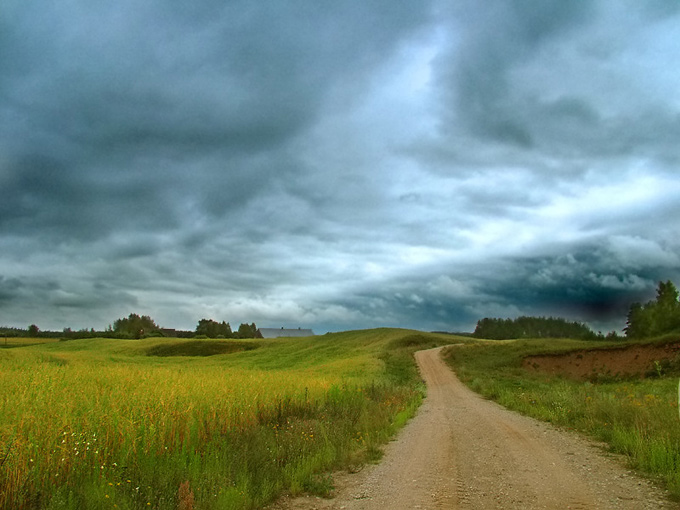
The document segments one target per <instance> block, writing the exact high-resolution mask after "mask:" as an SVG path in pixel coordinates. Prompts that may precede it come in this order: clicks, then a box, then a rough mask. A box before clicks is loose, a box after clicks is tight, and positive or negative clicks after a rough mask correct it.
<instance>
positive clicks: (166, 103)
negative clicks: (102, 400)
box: [0, 0, 680, 330]
mask: <svg viewBox="0 0 680 510" xmlns="http://www.w3.org/2000/svg"><path fill="white" fill-rule="evenodd" d="M43 4H44V3H41V2H37V1H31V0H29V1H25V2H16V1H14V0H11V1H10V2H9V4H8V6H7V7H6V8H4V9H3V10H2V13H0V116H1V117H2V118H3V120H5V122H2V123H0V189H2V191H3V200H2V201H0V253H1V254H0V275H4V278H1V279H0V305H1V306H2V310H1V311H2V313H3V315H2V320H4V321H9V322H13V323H16V324H18V325H23V323H24V322H28V321H32V322H35V321H36V319H35V318H34V317H35V316H36V314H37V313H40V316H41V317H44V318H45V324H39V326H40V327H41V328H45V327H55V328H60V327H63V326H70V327H74V326H75V327H81V326H83V327H89V326H94V327H105V325H106V324H108V323H109V322H111V321H112V320H115V318H117V317H121V316H125V315H127V314H128V313H130V312H133V311H134V312H138V313H148V314H151V315H152V316H154V318H156V319H157V320H158V321H159V322H161V323H162V324H164V325H168V326H171V327H189V328H191V327H193V326H195V321H197V320H198V319H199V318H201V315H205V316H211V317H213V318H215V319H220V320H230V321H232V322H237V321H240V320H242V321H246V320H247V321H253V320H255V321H256V322H257V323H258V324H262V325H265V326H266V325H271V324H268V323H269V322H270V321H273V322H275V324H274V325H276V323H277V322H281V323H283V324H285V325H288V324H289V323H290V322H302V324H296V325H301V326H304V325H310V326H312V327H315V328H317V329H318V328H321V329H322V330H323V329H326V328H327V329H347V328H353V327H372V326H376V325H396V326H404V327H416V328H427V329H469V328H471V327H474V323H475V322H476V320H477V319H479V318H481V317H482V316H490V315H494V314H508V315H512V314H549V313H560V312H564V313H567V314H569V315H571V316H572V317H573V318H574V319H580V318H589V319H591V320H593V321H595V322H598V323H599V324H606V323H611V324H616V320H617V319H616V317H617V314H620V313H623V312H625V306H626V302H628V301H629V300H631V299H638V298H641V299H642V298H644V297H645V296H646V294H645V293H647V292H650V291H652V290H653V288H654V286H655V282H656V280H657V279H668V278H673V277H676V276H680V275H679V274H678V258H677V257H678V255H677V254H678V253H679V248H680V246H678V243H677V240H676V239H677V222H676V221H675V220H674V218H676V217H678V213H680V210H679V209H678V207H679V206H678V205H677V200H676V199H675V198H676V195H677V189H678V188H677V184H676V179H675V172H676V170H675V168H676V166H677V161H680V152H679V151H680V149H678V144H677V139H678V135H679V134H680V133H679V126H680V123H679V121H678V119H679V118H680V117H679V113H678V111H677V107H676V103H677V96H676V95H674V94H676V93H677V92H676V89H677V86H676V84H677V80H675V74H674V73H676V71H675V67H677V66H675V65H674V63H675V62H674V60H673V58H671V57H673V56H674V55H675V51H674V48H675V46H674V43H672V44H670V43H669V41H674V40H675V39H677V38H675V37H674V36H675V35H676V32H677V29H675V28H674V26H675V24H674V21H676V18H675V17H676V16H678V13H679V12H680V11H679V10H678V8H677V6H676V5H674V3H673V2H663V1H661V0H655V1H653V2H648V3H645V4H644V5H642V4H638V3H633V2H630V3H626V4H625V5H623V6H622V4H620V3H618V2H611V1H608V0H600V1H587V2H579V3H568V2H557V1H550V2H542V3H540V4H537V3H536V2H530V1H528V0H521V1H509V2H503V1H500V0H494V1H491V2H485V3H479V2H472V1H468V0H461V1H458V2H453V3H451V2H438V1H433V2H423V3H408V4H406V3H402V4H399V5H396V4H395V3H394V2H387V1H386V0H375V1H371V2H355V3H352V4H351V5H350V4H342V3H337V2H335V3H333V2H321V3H314V4H310V3H309V2H302V1H300V2H298V1H293V2H287V3H281V2H275V1H266V2H261V3H258V4H254V3H253V2H246V1H245V0H243V1H234V2H228V3H224V2H210V1H208V2H201V3H200V4H196V5H194V4H187V3H182V2H175V1H172V2H159V1H157V2H154V1H152V2H147V3H145V4H140V3H139V2H132V1H131V0H130V1H123V2H118V3H116V4H111V5H104V4H97V3H87V2H85V3H83V2H72V3H69V4H64V5H60V6H49V5H43ZM642 41H644V44H643V43H642ZM671 50H673V51H671ZM60 321H67V323H66V324H62V323H61V322H60ZM283 324H282V325H283Z"/></svg>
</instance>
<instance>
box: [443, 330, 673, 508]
mask: <svg viewBox="0 0 680 510" xmlns="http://www.w3.org/2000/svg"><path fill="white" fill-rule="evenodd" d="M668 340H669V339H668V338H665V339H659V340H658V341H660V342H666V341H668ZM617 346H618V347H620V346H621V343H616V344H607V343H604V342H597V343H594V342H580V341H575V340H525V341H504V342H497V341H489V342H483V341H482V342H478V343H474V344H469V345H466V346H462V347H457V348H451V349H450V350H448V351H447V360H448V362H449V363H450V364H451V366H452V367H453V368H454V369H455V371H456V372H457V374H458V375H459V377H460V378H461V379H462V380H463V381H464V382H466V383H467V384H468V385H469V386H470V387H471V388H472V389H473V390H475V391H477V392H479V393H481V394H482V395H484V396H486V397H488V398H491V399H494V400H496V401H498V402H499V403H500V404H502V405H504V406H506V407H509V408H511V409H514V410H517V411H520V412H522V413H525V414H528V415H530V416H533V417H535V418H538V419H541V420H545V421H550V422H552V423H555V424H557V425H561V426H565V427H569V428H573V429H576V430H578V431H580V432H583V433H585V434H587V435H589V436H591V437H594V438H596V439H597V440H600V441H604V442H606V443H608V444H609V445H610V447H611V449H612V450H613V451H615V452H618V453H622V454H624V455H626V456H627V458H628V460H629V462H630V464H631V466H632V467H634V468H636V469H638V470H640V471H642V472H644V473H647V474H649V475H651V476H654V477H659V478H660V479H662V481H663V482H664V483H665V485H666V487H668V489H669V490H670V491H671V494H672V495H673V496H674V497H675V498H677V499H680V423H678V379H677V375H678V374H677V373H672V372H671V373H667V374H665V375H662V377H656V378H652V379H644V380H640V379H635V378H630V379H619V380H616V379H611V378H610V379H608V380H607V379H605V381H606V382H600V383H596V384H593V383H589V382H579V381H572V380H568V379H565V378H562V377H558V376H548V375H545V374H532V373H529V372H527V371H525V370H523V369H522V367H521V362H522V358H523V357H525V356H527V355H530V354H543V353H546V354H547V353H555V352H560V351H567V350H575V349H588V348H594V347H596V348H607V347H617Z"/></svg>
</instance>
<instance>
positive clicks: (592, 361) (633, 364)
mask: <svg viewBox="0 0 680 510" xmlns="http://www.w3.org/2000/svg"><path fill="white" fill-rule="evenodd" d="M679 355H680V342H673V343H667V344H661V345H660V344H650V345H631V346H622V347H620V348H615V349H592V350H579V351H571V352H568V353H561V354H549V355H540V356H528V357H526V358H525V359H524V361H523V363H522V364H523V366H524V368H526V369H527V370H531V371H537V372H544V373H547V374H551V375H563V376H565V377H570V378H573V379H579V380H593V379H598V378H601V377H620V376H644V375H646V374H649V373H653V372H654V370H655V362H656V363H661V362H664V361H671V360H675V359H676V358H677V357H678V356H679Z"/></svg>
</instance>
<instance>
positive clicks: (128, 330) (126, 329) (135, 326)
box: [113, 313, 160, 338]
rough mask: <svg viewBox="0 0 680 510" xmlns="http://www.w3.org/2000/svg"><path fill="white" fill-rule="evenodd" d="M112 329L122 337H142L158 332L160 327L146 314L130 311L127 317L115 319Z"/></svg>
mask: <svg viewBox="0 0 680 510" xmlns="http://www.w3.org/2000/svg"><path fill="white" fill-rule="evenodd" d="M113 331H114V333H115V334H116V336H122V337H124V338H142V337H143V336H151V335H157V334H159V332H160V328H159V327H158V326H157V325H156V323H155V322H154V321H153V319H152V318H151V317H149V316H148V315H142V316H141V317H140V316H139V315H137V314H136V313H131V314H130V315H129V316H128V317H126V318H124V319H118V320H117V321H115V322H114V323H113Z"/></svg>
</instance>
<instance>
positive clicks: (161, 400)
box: [0, 329, 449, 509]
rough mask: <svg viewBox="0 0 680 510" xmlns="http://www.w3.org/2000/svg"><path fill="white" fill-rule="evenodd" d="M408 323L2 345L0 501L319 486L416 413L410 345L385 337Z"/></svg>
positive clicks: (218, 503) (164, 498) (211, 495)
mask: <svg viewBox="0 0 680 510" xmlns="http://www.w3.org/2000/svg"><path fill="white" fill-rule="evenodd" d="M407 334H411V335H413V334H414V333H413V332H405V331H402V330H387V329H385V330H373V331H367V332H348V333H343V334H335V335H327V336H322V337H314V338H308V339H289V340H275V341H271V340H252V341H245V342H244V341H238V342H235V345H236V344H238V345H237V347H238V348H234V349H227V350H226V351H224V352H228V353H227V354H220V355H212V356H210V355H206V352H208V353H212V352H213V351H214V349H213V347H214V346H209V345H208V346H206V345H205V342H201V343H197V344H195V345H193V346H187V345H186V342H187V340H179V339H147V340H138V341H130V340H112V339H85V340H73V341H68V342H59V343H52V344H48V345H35V346H31V347H20V348H14V349H5V350H2V351H0V508H116V507H117V508H173V509H174V508H178V505H180V503H182V501H184V503H182V504H184V506H185V507H186V506H187V505H188V501H189V500H191V501H192V503H191V505H194V504H195V505H196V508H205V509H210V508H220V509H222V508H258V507H260V506H262V505H264V504H266V503H267V502H270V501H271V500H272V499H273V498H274V497H276V496H277V495H278V494H280V493H281V492H282V491H288V492H291V493H293V494H295V493H299V492H303V491H316V492H327V491H328V490H329V488H330V483H329V482H328V480H327V479H326V478H324V477H323V475H322V473H323V472H326V471H328V470H331V469H335V468H340V467H342V466H347V465H349V464H354V463H357V462H363V461H366V460H367V459H368V458H369V457H371V456H373V455H375V451H378V450H379V446H380V445H381V444H383V443H384V442H385V441H387V440H388V439H389V437H390V436H391V435H392V434H393V433H394V432H395V430H396V429H397V428H398V427H399V426H402V425H403V424H404V423H405V421H406V420H407V419H408V418H409V417H410V416H412V414H413V413H414V412H415V409H416V408H417V405H418V403H419V402H420V399H421V397H422V393H421V391H420V389H419V388H418V379H417V376H416V377H414V376H413V375H414V374H415V372H409V373H408V375H406V376H404V375H403V371H404V370H407V371H408V370H412V366H413V362H412V360H411V357H410V353H411V352H412V350H414V348H410V349H408V348H403V347H396V348H395V344H393V343H391V342H394V341H395V340H398V339H399V338H402V337H404V336H405V335H407ZM447 341H449V338H448V337H444V338H440V337H438V336H436V335H422V337H421V342H423V345H424V343H426V342H427V343H430V344H432V345H436V344H442V343H445V342H447ZM216 342H217V341H216ZM219 342H221V343H222V344H224V341H219ZM248 342H252V344H253V346H256V347H257V348H255V349H250V348H249V347H248V345H246V344H248ZM173 346H174V347H173ZM223 348H224V346H222V347H219V348H218V349H217V351H219V350H220V349H223ZM187 349H188V350H187ZM191 349H196V351H192V350H191ZM199 351H200V354H201V355H200V356H188V354H192V353H195V354H199ZM159 352H162V353H164V354H165V355H164V356H158V353H159ZM168 353H170V354H175V355H170V356H168V355H167V354H168ZM397 360H399V361H398V362H397ZM404 360H406V361H405V362H404ZM409 364H410V366H411V369H408V368H404V367H407V366H408V365H409ZM401 365H404V366H401ZM180 487H182V489H181V490H180Z"/></svg>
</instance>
